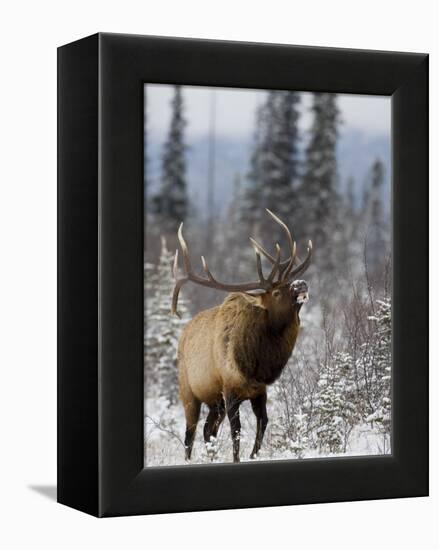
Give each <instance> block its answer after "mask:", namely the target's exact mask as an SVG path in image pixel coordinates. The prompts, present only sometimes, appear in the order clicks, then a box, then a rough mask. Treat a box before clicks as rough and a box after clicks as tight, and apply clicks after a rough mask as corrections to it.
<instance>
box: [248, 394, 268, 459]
mask: <svg viewBox="0 0 439 550" xmlns="http://www.w3.org/2000/svg"><path fill="white" fill-rule="evenodd" d="M250 402H251V404H252V409H253V412H254V413H255V416H256V439H255V445H254V447H253V451H252V453H251V455H250V458H255V456H256V455H257V454H258V452H259V449H260V448H261V445H262V440H263V438H264V433H265V428H266V427H267V424H268V416H267V392H264V393H263V394H261V395H258V396H257V397H255V398H254V399H251V400H250Z"/></svg>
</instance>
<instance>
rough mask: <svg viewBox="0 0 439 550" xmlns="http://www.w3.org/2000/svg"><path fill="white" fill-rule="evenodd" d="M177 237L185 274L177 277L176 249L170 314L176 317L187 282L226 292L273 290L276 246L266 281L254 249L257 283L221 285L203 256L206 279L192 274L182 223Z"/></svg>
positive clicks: (257, 252)
mask: <svg viewBox="0 0 439 550" xmlns="http://www.w3.org/2000/svg"><path fill="white" fill-rule="evenodd" d="M177 236H178V241H179V243H180V247H181V251H182V253H183V265H184V269H185V272H186V273H185V276H184V277H179V276H178V249H177V250H176V251H175V256H174V265H173V274H174V278H175V286H174V292H173V295H172V308H171V313H172V314H174V315H178V312H177V303H178V296H179V293H180V289H181V287H182V286H183V285H184V284H185V283H187V282H188V281H192V282H193V283H197V284H199V285H201V286H206V287H208V288H215V289H217V290H224V291H226V292H249V291H251V290H265V291H267V290H270V289H271V288H273V285H274V283H273V279H274V277H275V275H276V272H277V270H278V267H279V264H280V247H279V245H278V244H277V245H276V258H273V262H274V265H273V268H272V270H271V272H270V275H269V276H268V278H267V279H265V277H264V275H263V273H262V263H261V255H260V253H259V250H258V249H257V248H256V247H255V254H256V267H257V270H258V275H259V281H252V282H248V283H240V284H228V283H221V282H220V281H218V280H217V279H215V277H214V276H213V275H212V273H211V272H210V270H209V267H208V265H207V261H206V259H205V258H204V256H201V262H202V264H203V270H204V273H205V274H206V276H207V277H201V276H200V275H197V274H196V273H194V271H193V269H192V264H191V260H190V257H189V248H188V246H187V244H186V241H185V240H184V237H183V223H181V224H180V227H179V228H178V233H177Z"/></svg>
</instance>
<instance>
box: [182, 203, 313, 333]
mask: <svg viewBox="0 0 439 550" xmlns="http://www.w3.org/2000/svg"><path fill="white" fill-rule="evenodd" d="M266 210H267V212H268V214H269V215H270V216H271V217H272V218H273V220H274V221H275V222H276V223H278V224H279V225H280V226H281V227H282V228H283V230H284V231H285V234H286V237H287V239H288V245H289V258H288V259H287V260H284V261H281V249H280V246H279V244H276V254H275V256H272V255H271V254H270V253H269V252H267V251H266V250H265V249H264V248H263V247H262V246H261V245H260V244H259V243H258V242H257V241H256V240H255V239H253V238H252V237H250V241H251V243H252V245H253V248H254V250H255V254H256V269H257V273H258V278H259V280H258V281H252V282H247V283H238V284H229V283H222V282H220V281H218V280H217V279H216V278H215V277H214V276H213V275H212V273H211V272H210V270H209V267H208V265H207V262H206V260H205V258H204V256H201V262H202V265H203V270H204V273H205V276H204V277H203V276H200V275H197V274H196V273H195V272H194V271H193V269H192V264H191V260H190V257H189V249H188V246H187V244H186V241H185V240H184V238H183V224H181V225H180V227H179V229H178V240H179V243H180V246H181V250H182V253H183V265H184V269H185V275H184V276H183V277H180V276H179V274H178V250H176V252H175V257H174V266H173V273H174V277H175V281H176V282H175V287H174V293H173V297H172V313H173V314H176V315H178V312H177V303H178V296H179V293H180V289H181V287H182V286H183V285H184V284H185V283H187V282H188V281H192V282H194V283H196V284H199V285H201V286H205V287H208V288H215V289H217V290H224V291H225V292H240V293H242V295H243V296H244V297H245V298H246V299H247V300H248V301H249V302H251V303H252V304H253V305H254V306H256V307H261V308H263V309H266V310H267V311H268V315H269V316H270V317H271V318H272V319H273V321H274V322H276V323H277V322H279V320H280V321H284V320H285V321H286V322H288V321H289V320H290V318H291V316H292V315H294V311H295V309H296V310H297V309H300V307H301V305H302V304H303V303H304V302H306V301H307V299H308V287H307V284H306V282H305V281H302V280H297V279H295V278H296V277H298V276H299V275H301V274H302V273H304V272H305V271H306V269H307V268H308V266H309V264H310V263H311V255H312V243H311V241H308V250H307V256H306V258H305V259H304V261H303V262H301V263H300V264H299V265H297V266H295V263H296V261H297V256H296V243H295V242H294V240H293V237H292V236H291V232H290V230H289V229H288V227H287V225H286V224H285V223H284V222H283V221H282V220H281V219H280V218H278V217H277V216H276V215H275V214H273V212H271V211H270V210H268V208H267V209H266ZM261 256H264V257H265V258H266V259H267V260H268V261H269V262H270V263H271V264H272V268H271V271H270V273H269V275H268V277H265V276H264V273H263V271H262V261H261Z"/></svg>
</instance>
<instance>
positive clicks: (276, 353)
mask: <svg viewBox="0 0 439 550" xmlns="http://www.w3.org/2000/svg"><path fill="white" fill-rule="evenodd" d="M267 212H268V213H269V214H270V216H271V217H272V218H273V219H274V220H275V221H276V222H277V223H278V224H279V225H280V226H281V227H282V228H283V230H284V231H285V234H286V236H287V239H288V244H289V249H290V250H289V258H288V259H287V260H284V261H281V249H280V246H279V245H278V244H276V254H275V256H272V255H271V254H270V253H269V252H267V251H266V250H265V249H264V248H263V247H262V246H261V245H260V244H259V243H258V242H257V241H255V240H254V239H252V238H250V240H251V242H252V244H253V247H254V250H255V254H256V268H257V273H258V279H259V280H258V281H254V282H247V283H241V284H225V283H221V282H219V281H218V280H217V279H216V278H215V277H214V276H213V275H212V273H211V272H210V270H209V267H208V265H207V262H206V260H205V258H204V257H203V256H202V257H201V261H202V265H203V270H204V273H205V275H204V276H201V275H198V274H196V273H195V272H194V271H193V269H192V264H191V260H190V257H189V249H188V246H187V244H186V241H185V240H184V238H183V233H182V229H183V224H181V225H180V228H179V230H178V241H179V243H180V247H181V251H182V254H183V265H184V269H185V274H184V276H179V273H178V271H179V270H178V250H177V251H176V253H175V258H174V266H173V273H174V277H175V280H176V281H175V287H174V292H173V298H172V313H174V314H177V315H178V313H177V303H178V295H179V292H180V289H181V287H182V286H183V285H184V284H185V283H187V282H189V281H192V282H193V283H195V284H198V285H201V286H204V287H208V288H214V289H219V290H223V291H226V292H229V293H230V294H229V295H228V296H227V297H226V298H225V300H224V301H223V303H222V304H221V305H219V306H217V307H213V308H211V309H208V310H205V311H202V312H200V313H198V315H196V316H195V317H194V318H193V319H192V320H191V321H190V322H189V323H188V324H187V325H186V326H185V328H184V329H183V332H182V335H181V338H180V341H179V346H178V354H177V357H178V377H179V393H180V399H181V401H182V403H183V407H184V412H185V417H186V434H185V442H184V443H185V456H186V460H190V457H191V453H192V446H193V443H194V438H195V431H196V427H197V423H198V419H199V416H200V408H201V404H202V403H206V404H207V406H208V407H209V413H208V416H207V419H206V423H205V425H204V440H205V442H206V443H210V442H211V438H216V437H217V433H218V429H219V427H220V424H221V422H222V421H223V420H224V417H225V415H226V414H227V416H228V418H229V421H230V427H231V433H232V442H233V461H234V462H239V440H240V431H241V423H240V419H239V407H240V404H241V403H242V402H243V401H245V400H246V399H249V400H250V402H251V406H252V409H253V412H254V414H255V416H256V420H257V427H256V440H255V443H254V447H253V450H252V453H251V455H250V458H254V457H255V456H256V455H257V453H258V451H259V449H260V447H261V444H262V440H263V437H264V432H265V428H266V426H267V423H268V417H267V407H266V404H267V385H270V384H272V383H273V382H274V381H275V380H276V379H277V378H279V376H280V374H281V373H282V370H283V369H284V367H285V365H286V363H287V361H288V359H289V358H290V356H291V354H292V352H293V349H294V345H295V343H296V339H297V335H298V332H299V325H300V319H299V312H300V309H301V307H302V304H303V303H304V302H305V301H307V299H308V286H307V283H306V282H305V281H302V280H297V279H295V278H297V277H298V276H299V275H301V274H302V273H304V272H305V270H306V269H307V268H308V266H309V264H310V261H311V254H312V243H311V241H309V242H308V253H307V256H306V258H305V260H304V261H303V262H302V263H300V265H298V266H296V267H295V262H296V260H297V258H296V244H295V242H294V241H293V238H292V236H291V233H290V231H289V229H288V227H287V226H286V224H285V223H284V222H283V221H282V220H280V219H279V218H278V217H277V216H275V215H274V214H273V213H272V212H271V211H270V210H268V209H267ZM261 255H262V256H264V257H265V258H266V259H267V260H268V261H269V262H270V263H271V264H272V268H271V271H270V273H269V275H268V277H267V278H265V277H264V274H263V271H262V262H261Z"/></svg>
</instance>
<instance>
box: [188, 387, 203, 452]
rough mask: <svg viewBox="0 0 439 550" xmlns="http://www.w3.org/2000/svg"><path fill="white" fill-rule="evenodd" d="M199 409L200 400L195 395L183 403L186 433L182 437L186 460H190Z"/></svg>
mask: <svg viewBox="0 0 439 550" xmlns="http://www.w3.org/2000/svg"><path fill="white" fill-rule="evenodd" d="M200 409H201V402H200V401H199V400H198V399H197V398H196V397H195V396H191V398H190V399H188V400H187V401H186V402H185V404H184V413H185V416H186V433H185V437H184V448H185V458H186V460H190V458H191V454H192V447H193V445H194V439H195V432H196V430H197V424H198V419H199V418H200Z"/></svg>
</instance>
